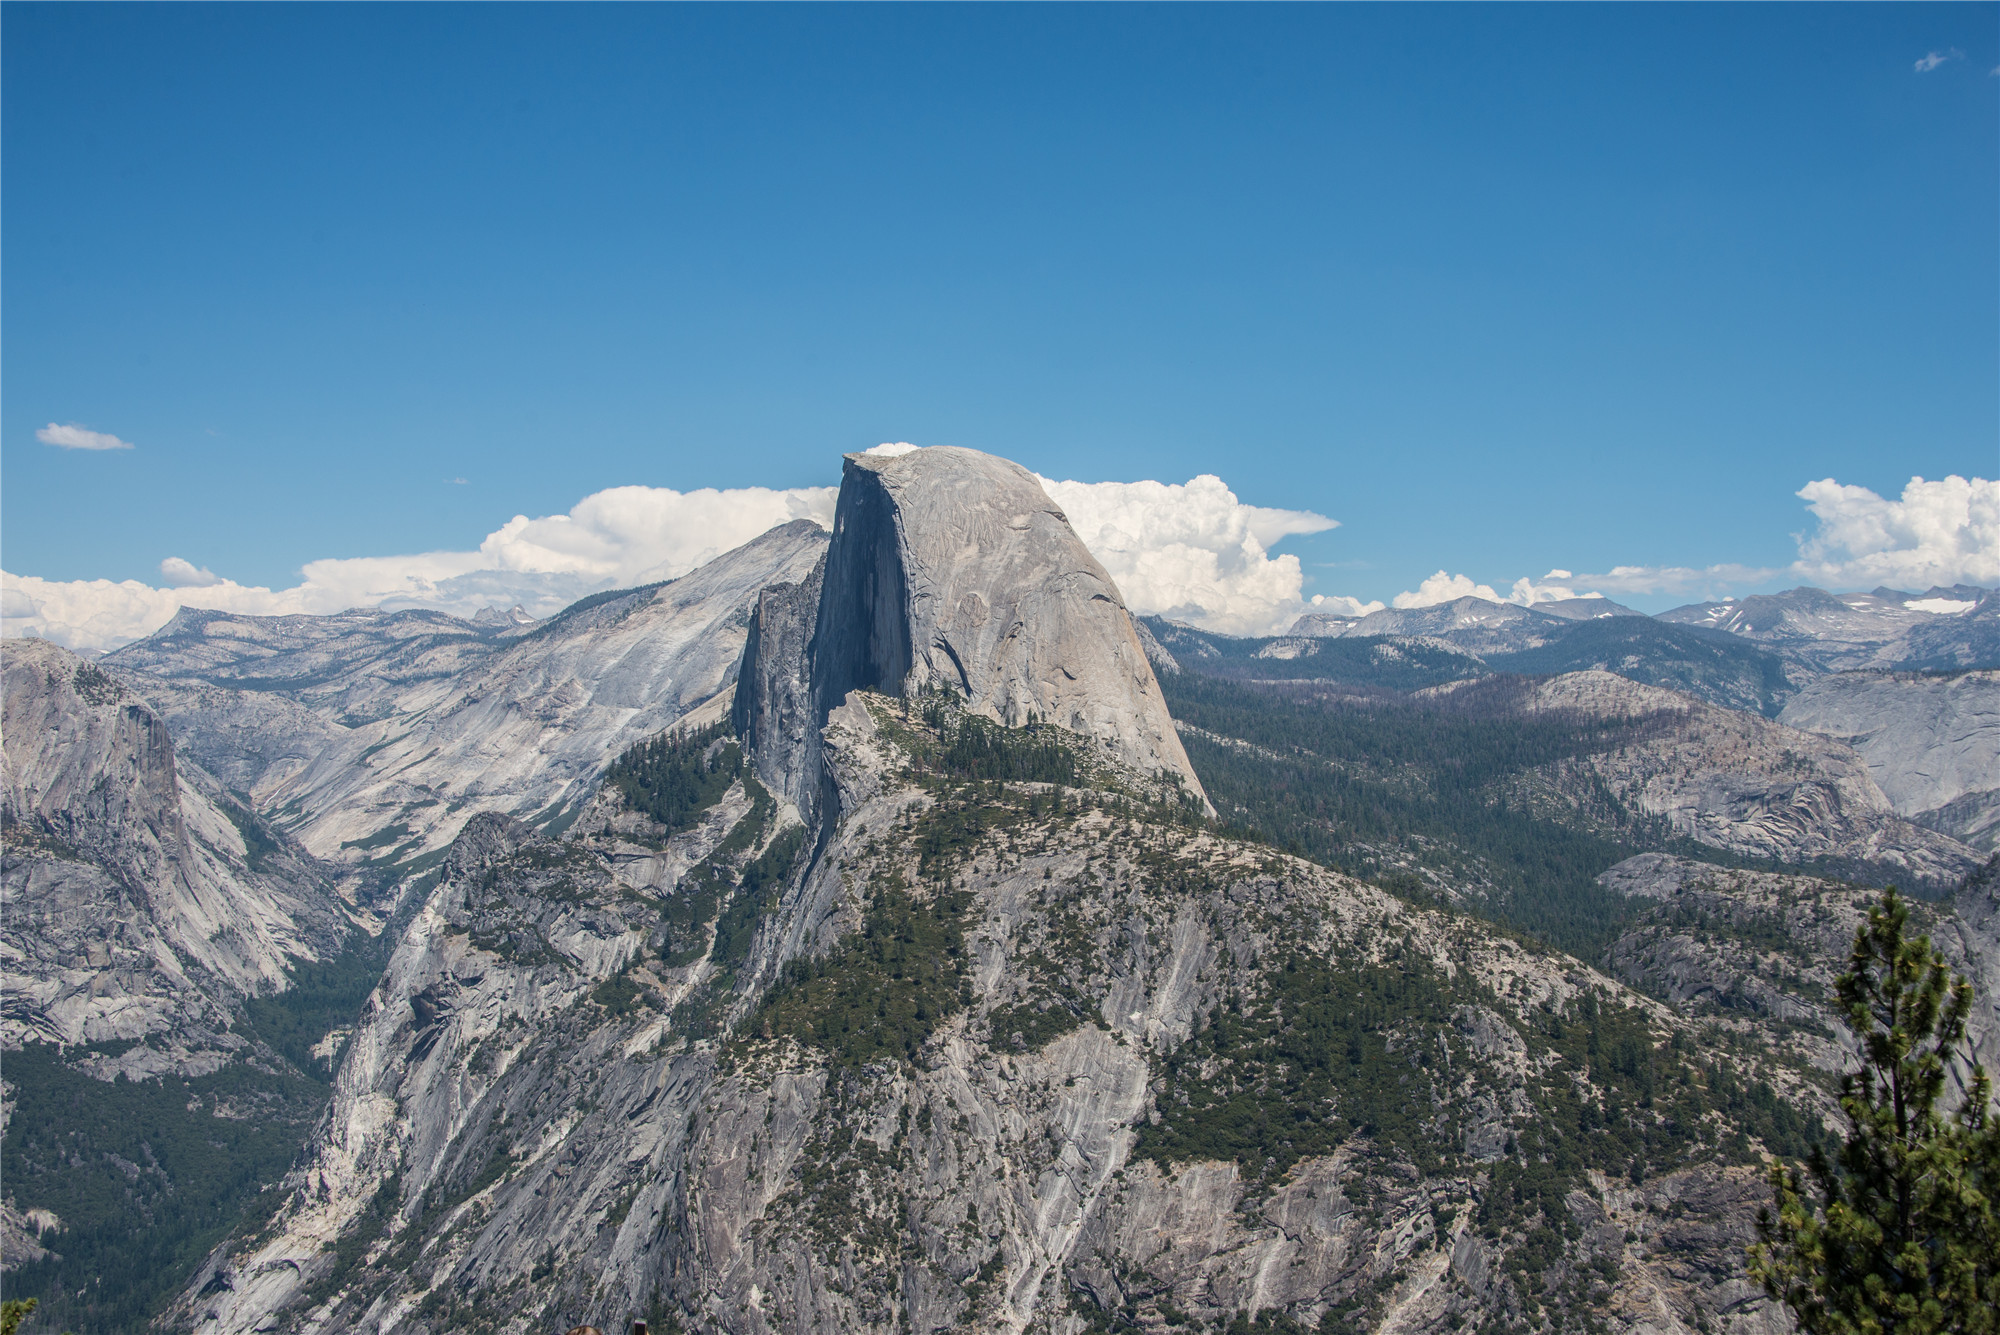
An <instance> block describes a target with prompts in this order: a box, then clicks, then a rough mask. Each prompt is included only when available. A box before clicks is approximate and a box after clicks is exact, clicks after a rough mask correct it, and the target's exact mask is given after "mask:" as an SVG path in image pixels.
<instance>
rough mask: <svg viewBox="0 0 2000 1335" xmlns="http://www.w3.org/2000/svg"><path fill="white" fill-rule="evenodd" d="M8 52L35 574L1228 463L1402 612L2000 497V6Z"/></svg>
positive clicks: (11, 421)
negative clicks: (600, 505) (826, 489)
mask: <svg viewBox="0 0 2000 1335" xmlns="http://www.w3.org/2000/svg"><path fill="white" fill-rule="evenodd" d="M0 38H4V43H3V44H0V59H4V71H0V74H4V83H0V97H4V108H0V110H4V121H0V125H4V131H0V133H3V134H4V141H0V149H4V152H3V153H0V164H3V165H0V186H4V199H5V214H4V219H3V220H0V241H4V251H0V255H3V256H4V260H3V261H0V297H3V298H4V306H0V318H4V333H5V336H6V337H5V343H4V354H0V374H4V383H5V387H6V395H5V401H4V407H0V460H3V461H4V516H3V517H4V525H5V527H4V532H3V533H0V543H3V544H4V548H0V563H4V565H5V567H6V569H7V570H8V571H10V572H13V573H14V574H16V575H32V576H36V577H40V578H43V579H47V580H77V579H90V578H108V579H112V580H122V579H136V580H141V581H146V582H149V583H153V584H157V583H159V582H160V572H159V565H160V562H161V560H162V559H163V558H165V557H168V556H177V557H180V558H184V559H186V560H187V561H189V562H191V563H193V564H195V565H199V566H202V567H207V568H210V569H212V570H213V571H215V572H216V574H217V575H218V576H226V577H227V578H229V579H232V580H235V581H238V582H241V583H245V584H265V585H271V586H273V587H277V586H282V585H284V584H287V583H290V582H293V581H295V580H296V579H297V571H298V570H299V568H300V566H301V565H302V564H303V563H305V562H307V561H310V560H314V559H317V558H327V557H361V556H373V555H382V554H386V553H393V552H412V551H425V550H431V549H467V548H472V547H476V546H477V545H478V544H479V543H480V541H481V539H482V538H483V537H484V536H485V535H487V534H488V533H490V532H492V531H493V530H494V529H496V528H497V527H498V526H500V525H501V524H502V523H504V522H505V521H506V520H507V518H508V517H509V516H511V515H514V514H516V513H521V514H526V515H530V516H538V515H548V514H558V513H561V512H563V511H566V510H567V509H569V507H571V506H572V505H574V504H575V503H576V502H577V501H578V500H579V499H581V498H582V497H584V496H586V495H588V494H590V493H593V492H596V491H599V490H601V489H603V488H607V487H613V486H618V485H622V484H646V485H650V486H656V487H673V488H679V489H683V490H685V489H689V488H695V487H704V486H714V487H724V488H728V487H742V486H749V485H755V484H763V485H768V486H772V487H802V486H811V485H821V484H826V483H830V482H832V481H834V480H836V479H837V467H838V460H837V455H838V454H839V453H840V452H842V451H847V450H853V449H858V448H862V447H865V446H868V445H873V444H875V443H876V442H878V441H887V440H907V441H915V442H918V443H921V444H957V445H968V446H973V447H976V448H980V449H985V450H991V451H993V452H996V453H1000V454H1005V455H1007V456H1009V457H1012V458H1015V459H1018V460H1020V461H1021V462H1023V463H1025V464H1027V465H1028V466H1029V467H1031V468H1034V469H1035V470H1037V471H1038V472H1040V473H1043V474H1045V475H1048V476H1050V477H1053V478H1064V479H1078V480H1084V481H1100V480H1134V479H1144V478H1152V479H1159V480H1162V481H1166V482H1182V481H1185V480H1187V479H1188V478H1190V477H1193V476H1194V475H1196V474H1201V473H1214V474H1218V475H1220V476H1221V477H1222V478H1223V479H1224V480H1225V481H1226V482H1227V483H1228V484H1229V486H1230V487H1231V488H1233V489H1234V491H1235V492H1236V494H1237V495H1238V497H1240V499H1241V500H1242V501H1244V502H1246V503H1248V504H1251V505H1258V506H1270V507H1284V508H1290V509H1306V510H1312V511H1316V512H1319V513H1322V514H1325V515H1328V516H1331V517H1333V518H1336V519H1338V520H1340V521H1341V527H1339V528H1337V529H1334V530H1331V531H1329V532H1325V533H1321V534H1317V535H1307V536H1295V537H1292V538H1289V539H1287V540H1286V542H1285V543H1284V545H1283V550H1285V551H1290V552H1295V553H1297V554H1298V556H1299V557H1300V559H1301V561H1302V563H1303V568H1304V574H1305V576H1306V579H1307V585H1306V589H1305V592H1306V593H1307V594H1308V595H1310V594H1311V593H1312V592H1315V591H1323V592H1327V593H1342V594H1353V595H1356V596H1359V597H1362V598H1378V599H1386V598H1388V597H1390V596H1391V595H1392V594H1394V593H1396V592H1397V591H1398V590H1407V589H1411V588H1413V587H1414V586H1415V584H1416V582H1417V581H1418V580H1421V579H1422V578H1423V577H1424V576H1426V575H1428V574H1430V573H1431V572H1432V571H1433V570H1436V569H1440V568H1444V569H1449V570H1451V571H1454V572H1457V571H1463V572H1465V573H1467V574H1468V575H1470V576H1472V577H1473V578H1474V579H1476V580H1480V581H1489V582H1494V583H1496V584H1504V581H1506V580H1511V579H1513V578H1514V577H1515V576H1517V575H1524V574H1526V575H1535V576H1539V575H1540V574H1541V573H1542V571H1544V570H1545V569H1547V568H1549V567H1551V566H1555V565H1561V566H1565V567H1569V568H1573V569H1576V570H1579V571H1605V570H1609V569H1611V568H1612V567H1614V566H1617V565H1635V564H1636V565H1683V566H1707V565H1711V564H1716V563H1739V564H1743V565H1747V566H1753V567H1766V568H1772V569H1776V568H1779V567H1783V566H1785V565H1786V563H1788V562H1791V561H1792V560H1793V559H1794V558H1795V557H1796V556H1797V555H1798V552H1797V548H1796V546H1795V542H1794V538H1793V536H1792V535H1794V534H1797V533H1799V532H1801V531H1802V530H1805V529H1807V528H1808V527H1809V526H1810V525H1809V516H1808V515H1807V513H1806V510H1805V507H1804V504H1803V503H1802V502H1801V500H1800V499H1799V498H1798V497H1796V496H1795V495H1794V493H1795V492H1796V491H1797V490H1798V489H1799V488H1800V487H1801V486H1803V485H1804V484H1806V483H1808V482H1810V481H1812V480H1814V479H1819V478H1827V477H1831V478H1835V479H1837V480H1838V481H1839V482H1841V483H1843V484H1846V485H1850V486H1861V487H1866V488H1869V489H1871V490H1873V491H1875V492H1877V493H1879V494H1881V495H1882V496H1884V497H1893V496H1894V495H1896V494H1897V493H1898V492H1900V491H1901V489H1902V488H1903V485H1904V484H1905V483H1906V482H1907V481H1908V479H1909V478H1910V477H1911V476H1912V475H1919V474H1920V475H1922V476H1924V477H1926V478H1933V479H1935V478H1941V477H1944V476H1946V475H1948V474H1959V475H1962V476H1965V477H1968V478H1970V477H1979V478H1985V479H1991V478H1994V477H1995V476H1996V475H2000V459H1996V453H2000V443H1996V442H2000V296H1996V293H2000V273H1996V262H2000V222H1997V221H1996V220H1997V219H2000V143H1996V138H2000V114H1996V110H2000V109H1997V108H1996V101H2000V77H1994V76H1993V74H1992V73H1991V71H1992V70H1993V69H1994V67H1995V66H1996V64H2000V8H1996V7H1995V6H1993V5H1983V4H1982V5H1948V6H1927V5H1907V6H1858V5H1857V6H1845V5H1843V6H1804V5H1779V6H1770V5H1766V6H1734V5H1731V6H1722V5H1701V6H1685V5H1683V6H1666V7H1657V6H1638V5H1618V6H1608V7H1585V6H1571V5H1562V6H1550V7H1542V6H1525V5H1524V6H1493V7H1477V8H1467V7H1457V6H1396V7H1382V8H1377V7H1369V6H1359V5H1340V6H1331V7H1304V6H1299V7H1291V6H1286V7H1249V6H1228V7H1198V6H1169V7H1160V8H1155V7H1146V6H1117V7H1083V6H1077V7H1069V6H1007V7H1001V6H992V7H986V6H979V7H959V6H938V7H906V6H879V7H813V8H793V7H784V6H756V7H740V8H739V7H721V6H687V7H654V6H622V5H621V6H576V7H568V6H564V7H544V6H532V5H507V6H415V5H397V6H375V5H369V6H344V7H319V6H309V5H283V6H277V5H233V6H215V7H203V6H165V5H158V6H154V5H145V6H117V5H101V6H100V5H39V4H32V5H31V4H8V5H6V6H4V8H3V9H0ZM1931 53H1937V54H1938V55H1940V56H1943V57H1945V59H1943V60H1941V61H1940V62H1938V63H1937V64H1936V65H1935V67H1934V68H1931V69H1929V70H1926V71H1919V70H1918V69H1917V68H1916V63H1917V62H1918V61H1919V60H1921V59H1922V58H1924V57H1926V56H1927V55H1929V54H1931ZM1953 53H1957V54H1956V55H1954V54H1953ZM50 423H58V424H68V423H77V424H80V425H82V426H83V427H87V428H90V429H92V430H96V431H100V432H105V433H110V434H113V435H116V436H117V437H119V438H121V439H122V440H125V441H129V442H132V443H133V444H134V445H135V448H133V449H131V450H109V451H89V450H71V449H60V448H55V447H52V446H49V445H46V444H43V443H41V442H39V441H38V440H37V438H36V432H37V430H38V429H39V428H43V427H45V426H46V425H47V424H50ZM458 478H463V479H464V481H463V482H462V483H460V482H455V481H453V480H452V479H458ZM1772 582H1775V583H1776V584H1779V585H1782V584H1785V583H1788V582H1796V581H1795V580H1787V579H1784V578H1781V577H1774V578H1773V581H1772ZM1620 596H1621V597H1624V600H1625V601H1629V602H1632V603H1634V604H1636V605H1640V606H1647V607H1659V606H1666V605H1669V604H1671V603H1674V602H1677V601H1684V600H1685V598H1683V597H1675V596H1667V595H1660V596H1654V597H1650V598H1649V597H1645V596H1629V597H1628V596H1625V595H1620Z"/></svg>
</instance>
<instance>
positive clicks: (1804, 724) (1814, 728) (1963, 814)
mask: <svg viewBox="0 0 2000 1335" xmlns="http://www.w3.org/2000/svg"><path fill="white" fill-rule="evenodd" d="M1778 718H1779V720H1780V721H1781V722H1783V723H1785V724H1787V725H1788V726H1790V727H1794V728H1803V729H1805V730H1807V731H1809V732H1817V733H1822V734H1824V735H1826V736H1828V737H1832V738H1835V739H1837V740H1839V741H1843V742H1846V743H1847V744H1849V745H1850V746H1852V747H1853V748H1854V749H1855V750H1857V751H1859V752H1860V753H1861V758H1862V759H1863V760H1864V761H1866V762H1867V764H1868V772H1869V774H1871V775H1872V776H1873V777H1874V779H1875V782H1876V783H1877V784H1879V785H1880V786H1881V788H1882V792H1883V793H1884V794H1885V795H1886V796H1887V797H1888V798H1889V801H1890V802H1891V803H1893V804H1894V806H1895V808H1896V811H1897V813H1898V814H1900V815H1903V816H1906V817H1908V818H1909V819H1911V820H1913V821H1916V822H1917V823H1918V824H1920V825H1926V826H1929V827H1930V828H1931V829H1934V830H1937V831H1940V832H1941V833H1944V834H1948V835H1951V836H1953V837H1954V838H1957V839H1960V840H1963V841H1964V842H1965V843H1967V844H1970V845H1972V846H1973V847H1975V848H1980V849H1984V850H1985V851H1987V852H1992V851H1993V850H1994V849H1996V848H2000V671H1995V670H1993V669H1983V670H1974V671H1971V672H1958V673H1951V674H1943V675H1939V674H1928V673H1926V674H1918V673H1913V672H1842V673H1839V674H1837V675H1834V676H1828V677H1821V678H1819V679H1817V680H1815V681H1812V682H1809V683H1808V684H1807V685H1806V687H1805V689H1804V690H1802V691H1800V692H1799V694H1798V696H1797V697H1796V698H1794V699H1793V700H1792V701H1791V702H1790V703H1788V704H1787V705H1786V706H1785V710H1784V712H1783V713H1782V714H1780V715H1779V716H1778Z"/></svg>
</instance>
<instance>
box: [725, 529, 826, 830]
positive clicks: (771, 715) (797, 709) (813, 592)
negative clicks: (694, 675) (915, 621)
mask: <svg viewBox="0 0 2000 1335" xmlns="http://www.w3.org/2000/svg"><path fill="white" fill-rule="evenodd" d="M825 579H826V562H825V560H824V559H822V560H821V562H820V563H819V564H818V565H816V566H814V567H813V570H812V573H811V574H810V575H808V576H807V577H806V578H805V579H804V580H803V581H801V582H799V583H797V584H778V585H773V586H772V587H771V588H768V589H766V590H764V592H763V594H762V595H761V596H760V597H759V598H758V600H757V607H756V610H755V611H754V612H752V613H751V616H750V631H749V637H748V639H746V640H745V641H744V644H743V668H742V671H741V672H740V673H739V674H738V676H737V679H736V702H735V704H734V706H733V707H732V711H731V718H732V721H733V722H734V723H735V725H736V732H737V735H738V736H740V737H749V738H755V739H756V740H757V745H756V747H755V748H754V752H753V756H754V759H755V762H756V765H757V773H758V777H759V778H760V779H762V780H763V781H764V783H765V785H766V786H768V787H769V788H771V789H772V790H773V791H775V792H779V793H783V794H784V795H785V796H786V797H788V798H790V799H791V801H792V802H793V803H794V804H795V805H797V806H798V807H799V809H800V810H801V811H803V810H805V809H806V808H807V807H808V806H809V805H810V803H811V795H810V793H809V792H808V791H807V789H806V787H805V786H804V780H806V779H808V778H809V777H810V776H811V774H812V773H813V771H814V770H815V768H816V766H815V763H814V762H813V760H812V759H811V757H812V756H813V755H815V754H816V753H817V752H816V748H817V747H818V744H819V729H820V725H821V724H822V723H824V722H825V716H824V711H823V710H820V709H818V708H816V707H815V705H814V701H813V693H812V683H811V678H810V675H809V672H808V667H809V663H810V660H809V658H808V657H807V650H808V646H810V645H811V643H812V638H813V630H814V628H815V627H817V626H818V624H819V601H820V589H821V586H822V585H823V584H824V582H825Z"/></svg>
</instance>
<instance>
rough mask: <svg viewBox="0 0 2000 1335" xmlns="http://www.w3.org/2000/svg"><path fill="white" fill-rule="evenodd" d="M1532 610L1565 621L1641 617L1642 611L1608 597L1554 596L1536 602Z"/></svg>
mask: <svg viewBox="0 0 2000 1335" xmlns="http://www.w3.org/2000/svg"><path fill="white" fill-rule="evenodd" d="M1534 610H1535V611H1537V612H1546V613H1548V614H1549V615H1550V616H1558V617H1561V618H1563V619H1564V620H1565V621H1598V620H1602V619H1603V618H1605V617H1642V616H1644V615H1646V614H1645V613H1644V612H1641V611H1638V610H1637V609H1635V608H1630V607H1627V606H1625V605H1624V604H1623V603H1614V602H1612V601H1611V600H1610V599H1609V598H1556V599H1552V600H1551V601H1549V602H1545V603H1536V604H1535V606H1534Z"/></svg>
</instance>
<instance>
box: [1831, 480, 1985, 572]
mask: <svg viewBox="0 0 2000 1335" xmlns="http://www.w3.org/2000/svg"><path fill="white" fill-rule="evenodd" d="M1798 496H1799V499H1801V500H1803V501H1804V502H1805V503H1806V508H1807V509H1809V510H1811V511H1812V513H1813V517H1814V518H1815V519H1817V520H1818V521H1819V527H1818V529H1817V530H1816V531H1815V532H1813V533H1812V534H1810V535H1808V536H1805V537H1803V538H1801V539H1800V541H1799V559H1798V560H1797V561H1796V562H1794V563H1793V565H1792V570H1793V572H1794V573H1796V574H1797V575H1798V576H1800V577H1801V578H1803V579H1807V580H1811V581H1812V582H1813V583H1816V584H1831V585H1837V586H1838V585H1846V586H1849V587H1871V586H1874V585H1879V584H1888V585H1892V586H1895V587H1897V588H1907V589H1923V588H1927V587H1929V586H1930V585H1933V584H1947V585H1948V584H1993V583H1996V582H2000V482H1995V481H1989V480H1987V479H1985V478H1977V477H1975V478H1969V479H1968V478H1962V477H1959V476H1957V475H1956V474H1954V475H1952V476H1950V477H1946V478H1941V479H1939V480H1937V481H1934V482H1927V481H1925V480H1924V479H1923V478H1920V477H1913V478H1911V479H1910V481H1909V483H1908V484H1907V485H1906V486H1905V487H1904V488H1903V494H1902V496H1901V498H1899V499H1897V500H1889V499H1886V498H1884V497H1881V496H1877V495H1876V494H1875V493H1874V492H1872V491H1870V490H1868V488H1866V487H1848V486H1842V485H1841V484H1840V483H1838V482H1836V481H1834V480H1833V479H1832V478H1830V477H1829V478H1821V479H1820V480H1819V481H1817V482H1808V483H1807V484H1806V485H1805V486H1803V487H1801V488H1799V491H1798Z"/></svg>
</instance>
